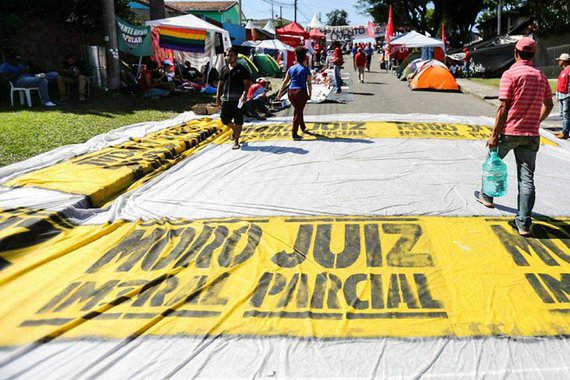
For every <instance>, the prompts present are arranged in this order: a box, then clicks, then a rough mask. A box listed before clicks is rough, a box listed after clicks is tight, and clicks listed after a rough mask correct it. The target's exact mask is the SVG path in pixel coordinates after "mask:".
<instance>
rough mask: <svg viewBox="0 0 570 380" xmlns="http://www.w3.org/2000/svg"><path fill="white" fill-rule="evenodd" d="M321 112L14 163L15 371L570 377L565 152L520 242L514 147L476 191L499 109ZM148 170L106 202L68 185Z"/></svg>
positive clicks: (111, 137) (568, 157)
mask: <svg viewBox="0 0 570 380" xmlns="http://www.w3.org/2000/svg"><path fill="white" fill-rule="evenodd" d="M306 120H307V123H308V125H307V127H308V129H309V130H310V131H311V132H312V134H311V135H305V137H304V138H303V140H302V141H292V140H291V139H290V123H291V119H290V118H287V119H275V120H272V121H271V122H258V123H253V124H248V125H246V126H245V130H244V134H243V145H242V150H241V151H235V150H232V149H231V145H230V144H231V142H230V141H229V135H230V132H229V130H228V129H227V128H226V127H224V126H222V125H221V123H220V122H219V120H217V119H198V118H195V117H193V116H192V115H188V114H185V115H181V116H180V117H179V118H177V119H176V120H172V121H168V122H162V123H156V124H155V123H146V124H141V125H135V126H131V127H126V128H123V129H121V130H118V131H113V132H110V133H108V134H106V135H102V136H99V137H97V138H96V139H93V140H91V141H88V142H86V143H84V144H80V145H77V146H72V147H63V148H60V149H58V150H56V151H53V152H48V153H46V154H43V155H40V156H37V157H34V158H32V159H30V160H27V161H24V162H21V163H17V164H14V165H11V166H8V167H5V168H0V226H1V227H0V228H1V229H0V291H1V292H2V294H3V295H4V297H3V301H2V303H1V304H0V321H1V323H0V345H1V346H2V348H3V349H2V350H0V368H1V372H2V376H3V377H6V378H13V377H26V378H38V377H41V378H93V377H106V378H125V377H129V378H172V377H174V378H191V377H211V378H220V377H240V378H244V377H245V378H253V377H265V378H274V377H277V378H284V377H288V378H300V377H313V378H317V377H318V378H333V377H337V378H338V377H342V378H347V377H351V378H370V377H381V378H409V377H414V378H419V377H438V378H441V377H450V378H458V377H508V376H511V375H513V374H514V376H516V377H524V378H536V377H547V378H564V377H565V376H566V375H567V373H568V371H569V370H570V367H569V366H568V364H567V360H566V358H567V357H568V355H569V354H570V345H569V344H568V338H566V336H567V335H568V334H570V321H569V320H568V318H569V317H568V316H569V314H570V312H569V310H570V308H569V306H568V303H569V301H568V300H569V298H568V297H569V296H570V291H569V290H568V289H569V285H568V282H569V281H570V280H569V275H568V270H569V268H570V218H569V217H570V205H568V203H567V202H566V201H565V199H564V198H563V197H560V194H565V191H566V189H568V187H569V186H570V173H569V172H568V171H560V170H558V168H560V167H568V164H569V163H570V154H568V148H569V147H570V144H569V143H568V142H566V141H562V142H553V141H551V140H550V139H548V138H543V139H542V145H541V147H540V150H539V153H538V155H539V160H538V168H537V172H536V187H537V191H538V194H539V196H538V197H537V201H536V206H535V211H536V213H537V215H536V217H535V224H534V225H533V228H532V230H533V233H534V236H535V237H534V238H532V239H523V238H521V237H520V236H519V235H518V234H517V233H516V232H514V231H513V230H512V229H511V227H509V226H508V224H507V222H508V220H509V219H511V218H512V215H513V208H512V207H515V205H516V185H514V184H516V180H515V178H516V167H515V165H514V158H513V155H512V154H510V155H509V156H507V158H506V159H505V161H506V163H507V166H508V170H509V181H510V183H511V185H510V187H509V193H508V195H507V196H506V197H505V198H500V199H497V200H496V201H497V207H496V208H495V209H487V208H483V207H482V206H481V205H479V204H478V203H477V202H475V201H474V200H472V193H473V190H475V189H478V188H479V186H480V167H481V163H482V161H483V160H484V158H485V149H484V141H485V139H486V138H487V137H488V136H489V133H490V129H491V125H492V123H493V120H492V119H491V118H464V117H449V116H430V115H375V114H362V115H331V116H323V115H321V116H318V117H307V119H306ZM200 128H203V133H201V132H200ZM196 134H197V135H199V136H202V135H203V136H202V138H201V139H199V141H197V142H196V145H195V148H192V147H190V146H188V145H189V144H190V143H189V141H190V140H191V139H190V140H189V138H188V136H187V135H196ZM545 136H546V135H545ZM125 144H130V145H129V147H128V150H127V149H126V148H125ZM190 145H191V144H190ZM179 146H185V147H186V148H185V149H183V150H180V151H179V150H177V149H178V148H176V147H179ZM129 151H134V152H136V157H133V156H130V155H128V154H126V152H129ZM165 151H168V152H170V153H169V154H158V152H165ZM103 152H104V154H102V153H103ZM100 153H101V154H100ZM78 162H80V163H81V164H80V165H78ZM71 164H74V165H78V166H70V165H71ZM135 164H136V165H137V166H136V168H137V169H138V168H147V167H148V168H149V169H148V170H146V169H145V170H142V169H141V170H135V171H134V172H135V173H136V175H135V176H134V177H132V178H131V179H129V181H131V182H132V181H134V182H132V183H131V184H129V186H128V187H124V186H123V185H122V186H121V188H122V189H123V190H121V191H119V193H120V195H118V197H117V195H116V194H115V193H114V192H112V191H111V192H109V197H108V198H105V199H102V201H101V203H102V202H104V201H107V203H106V204H107V206H105V207H98V208H97V207H93V205H91V204H90V203H91V202H92V199H91V195H90V194H91V190H89V187H86V190H85V191H84V192H83V193H81V191H78V189H77V188H76V186H75V184H74V183H73V182H72V181H67V182H66V181H63V180H62V178H63V176H64V175H65V174H66V173H67V175H68V176H69V178H72V177H73V176H75V178H81V181H86V180H85V179H84V177H82V175H83V174H82V171H83V170H89V175H90V176H91V177H97V178H98V177H101V178H115V177H113V176H112V175H111V173H112V172H114V171H116V170H118V168H120V167H123V166H129V167H130V169H135ZM38 172H41V173H42V174H43V178H44V181H43V182H40V181H39V178H40V176H39V175H38ZM58 176H59V177H58ZM121 178H122V177H121ZM553 178H555V179H556V180H555V181H554V180H553ZM32 179H33V181H32ZM53 181H55V182H57V186H56V185H54V184H52V182H53ZM76 181H77V180H76ZM121 181H125V180H123V179H121V180H120V181H119V182H121ZM56 188H57V189H56ZM141 358H142V359H141Z"/></svg>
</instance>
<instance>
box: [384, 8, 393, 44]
mask: <svg viewBox="0 0 570 380" xmlns="http://www.w3.org/2000/svg"><path fill="white" fill-rule="evenodd" d="M393 36H394V20H393V19H392V4H390V8H389V9H388V25H386V35H385V40H386V43H387V44H389V43H390V40H391V39H392V37H393Z"/></svg>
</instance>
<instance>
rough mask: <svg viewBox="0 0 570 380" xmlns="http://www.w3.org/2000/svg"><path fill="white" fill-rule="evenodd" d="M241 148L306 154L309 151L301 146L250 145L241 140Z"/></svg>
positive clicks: (276, 152)
mask: <svg viewBox="0 0 570 380" xmlns="http://www.w3.org/2000/svg"><path fill="white" fill-rule="evenodd" d="M241 150H244V151H249V152H255V151H257V152H264V153H273V154H287V153H293V154H307V153H309V151H308V150H306V149H303V148H295V147H288V146H275V145H269V146H267V145H266V146H251V145H249V144H248V143H247V142H242V144H241Z"/></svg>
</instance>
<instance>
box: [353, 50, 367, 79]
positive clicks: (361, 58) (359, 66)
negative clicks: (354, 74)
mask: <svg viewBox="0 0 570 380" xmlns="http://www.w3.org/2000/svg"><path fill="white" fill-rule="evenodd" d="M354 63H355V64H356V70H358V80H359V81H360V83H364V69H365V68H366V55H365V54H364V52H363V51H362V48H358V51H357V53H356V55H355V56H354Z"/></svg>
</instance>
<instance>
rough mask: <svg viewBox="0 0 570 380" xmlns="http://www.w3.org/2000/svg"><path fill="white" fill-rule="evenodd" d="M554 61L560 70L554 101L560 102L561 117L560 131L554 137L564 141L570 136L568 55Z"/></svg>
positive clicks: (569, 71) (562, 55) (569, 67)
mask: <svg viewBox="0 0 570 380" xmlns="http://www.w3.org/2000/svg"><path fill="white" fill-rule="evenodd" d="M556 60H557V61H558V65H559V66H560V67H561V68H562V71H560V75H558V86H557V87H556V99H558V101H559V102H560V116H562V131H561V132H559V133H557V134H556V137H558V138H559V139H564V140H566V139H567V138H568V135H569V134H570V54H567V53H563V54H560V57H558V58H557V59H556Z"/></svg>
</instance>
